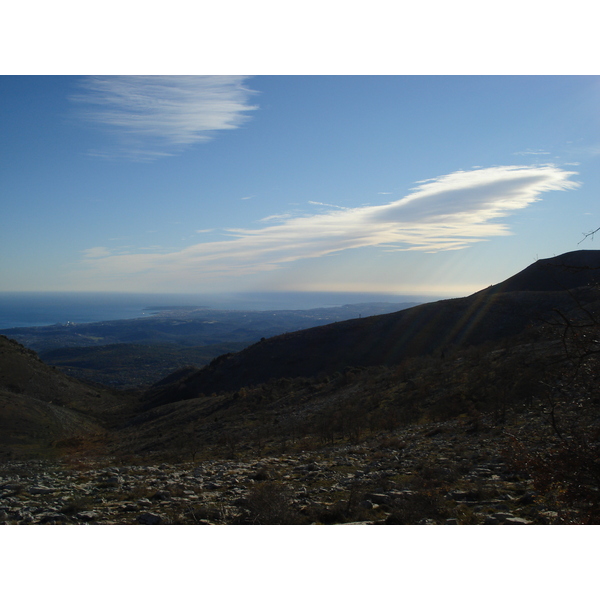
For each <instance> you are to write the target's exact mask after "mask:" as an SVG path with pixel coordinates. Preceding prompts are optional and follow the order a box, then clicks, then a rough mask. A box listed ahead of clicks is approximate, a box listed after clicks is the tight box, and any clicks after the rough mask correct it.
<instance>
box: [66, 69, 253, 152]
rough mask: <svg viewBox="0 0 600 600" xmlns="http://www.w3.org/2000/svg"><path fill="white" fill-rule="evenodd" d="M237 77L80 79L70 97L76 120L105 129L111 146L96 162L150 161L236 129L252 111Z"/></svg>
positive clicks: (241, 79)
mask: <svg viewBox="0 0 600 600" xmlns="http://www.w3.org/2000/svg"><path fill="white" fill-rule="evenodd" d="M245 79H246V77H238V76H229V75H227V76H213V75H211V76H152V75H150V76H131V77H129V76H113V77H86V78H85V79H83V80H82V81H81V83H80V85H81V88H82V89H83V92H82V93H80V94H77V95H74V96H72V97H71V100H72V101H73V102H76V103H77V104H79V105H80V107H81V111H80V113H79V114H80V116H81V117H82V118H83V119H85V120H86V121H87V122H90V123H93V124H95V125H98V126H100V127H102V128H103V129H105V130H106V131H107V132H108V133H110V134H111V135H112V136H113V139H114V142H115V143H114V145H111V147H110V148H105V149H102V150H93V151H91V152H90V153H91V154H93V155H96V156H106V157H125V158H130V159H135V160H154V159H156V158H160V157H163V156H169V155H172V154H174V153H177V152H180V151H182V150H184V149H185V148H187V147H189V146H191V145H192V144H195V143H198V142H206V141H209V140H210V139H212V137H213V136H214V135H215V133H216V132H218V131H221V130H226V129H235V128H237V127H239V126H240V125H241V124H242V123H243V122H244V121H245V120H247V119H248V118H249V117H248V115H247V114H246V113H247V111H250V110H254V109H255V108H256V106H252V105H250V104H249V103H248V101H249V98H250V96H251V95H252V94H253V93H254V92H252V91H251V90H249V89H248V88H246V87H244V80H245Z"/></svg>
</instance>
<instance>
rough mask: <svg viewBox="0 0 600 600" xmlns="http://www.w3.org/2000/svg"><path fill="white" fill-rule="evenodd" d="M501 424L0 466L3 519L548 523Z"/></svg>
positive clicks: (548, 514) (546, 510)
mask: <svg viewBox="0 0 600 600" xmlns="http://www.w3.org/2000/svg"><path fill="white" fill-rule="evenodd" d="M505 447H506V436H505V435H504V432H503V430H501V429H495V428H492V427H488V428H484V430H483V431H477V432H473V431H469V430H467V429H466V428H465V425H464V423H462V422H461V421H460V420H456V421H449V422H445V423H441V424H439V425H435V426H431V425H428V426H414V427H410V428H407V429H403V430H398V431H395V432H390V433H385V434H380V435H378V436H375V437H373V438H370V439H369V440H368V441H364V442H362V443H357V444H352V445H347V444H346V445H338V446H329V447H323V448H318V449H309V450H298V451H296V452H294V453H281V454H279V455H277V456H261V457H259V456H256V457H254V458H252V457H246V458H243V459H242V458H232V459H215V458H212V459H204V460H197V461H194V462H193V463H192V462H188V463H182V464H168V463H164V464H152V465H151V464H126V465H124V464H120V463H118V462H117V461H116V460H112V461H110V460H106V459H105V460H95V461H90V460H81V459H74V458H71V459H70V460H63V461H53V462H46V461H21V462H18V461H12V462H5V463H3V464H1V465H0V523H4V524H106V525H108V524H167V525H169V524H171V525H174V524H205V525H209V524H337V523H356V524H358V523H361V524H448V525H455V524H514V525H526V524H549V523H552V522H554V521H555V520H556V518H557V517H558V514H557V512H556V511H555V510H553V507H552V506H550V505H548V504H547V503H546V502H547V499H544V498H541V497H539V496H537V495H536V493H535V492H534V490H533V488H532V481H531V480H530V479H528V478H527V475H525V474H523V473H520V472H517V471H515V469H514V468H512V467H511V466H510V465H509V464H508V463H507V461H506V460H505V458H504V455H503V452H502V449H503V448H505Z"/></svg>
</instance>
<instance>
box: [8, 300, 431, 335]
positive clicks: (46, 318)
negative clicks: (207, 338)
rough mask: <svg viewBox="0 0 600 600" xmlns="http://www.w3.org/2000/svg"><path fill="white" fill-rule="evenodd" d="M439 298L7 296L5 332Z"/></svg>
mask: <svg viewBox="0 0 600 600" xmlns="http://www.w3.org/2000/svg"><path fill="white" fill-rule="evenodd" d="M436 299H437V298H433V297H427V296H398V295H385V294H367V293H342V292H272V293H266V292H263V293H259V292H248V293H238V294H222V295H216V294H201V295H200V294H147V293H146V294H141V293H140V294H124V293H93V292H89V293H86V292H71V293H65V292H2V293H0V329H10V328H13V327H41V326H44V325H55V324H57V323H61V324H65V323H67V322H71V323H93V322H98V321H115V320H119V319H135V318H140V317H145V316H151V315H152V314H156V312H157V311H158V310H159V309H160V308H164V307H169V308H174V307H204V308H212V309H220V310H307V309H310V308H321V307H325V306H341V305H344V304H358V303H363V302H429V301H432V300H436Z"/></svg>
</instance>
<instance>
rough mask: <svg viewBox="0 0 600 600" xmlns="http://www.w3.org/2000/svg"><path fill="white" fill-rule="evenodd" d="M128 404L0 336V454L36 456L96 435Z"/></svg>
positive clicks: (126, 399)
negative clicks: (73, 377)
mask: <svg viewBox="0 0 600 600" xmlns="http://www.w3.org/2000/svg"><path fill="white" fill-rule="evenodd" d="M128 403H130V400H128V398H127V396H125V395H119V394H117V393H114V392H113V391H112V390H108V389H106V388H96V387H91V386H88V385H85V384H84V383H82V382H80V381H77V380H76V379H72V378H71V377H68V376H66V375H64V374H63V373H61V372H60V371H59V370H57V369H55V368H54V367H50V366H48V365H46V364H44V363H43V362H42V361H41V360H40V359H39V358H38V357H37V355H36V354H35V352H33V351H31V350H28V349H27V348H24V347H23V346H21V345H20V344H18V343H17V342H15V341H13V340H9V339H7V338H6V337H4V336H0V452H9V453H15V452H16V453H17V454H19V453H21V452H25V453H27V452H29V451H31V452H40V451H43V450H44V449H46V450H47V449H48V448H49V447H51V446H53V445H56V444H57V443H59V442H61V441H64V440H66V439H69V438H75V437H78V436H89V435H90V434H100V433H102V432H104V430H105V429H104V426H105V424H106V422H107V420H109V419H110V418H111V415H113V414H114V413H117V412H120V411H122V410H123V409H124V408H126V407H127V405H128Z"/></svg>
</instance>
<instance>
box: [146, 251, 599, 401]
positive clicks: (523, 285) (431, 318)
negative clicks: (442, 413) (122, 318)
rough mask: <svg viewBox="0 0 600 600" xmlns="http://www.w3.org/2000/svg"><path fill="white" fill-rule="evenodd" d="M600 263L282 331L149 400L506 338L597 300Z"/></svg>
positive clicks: (552, 265) (541, 266)
mask: <svg viewBox="0 0 600 600" xmlns="http://www.w3.org/2000/svg"><path fill="white" fill-rule="evenodd" d="M597 269H600V251H581V252H571V253H568V254H564V255H561V256H558V257H555V258H553V259H547V260H541V261H537V262H536V263H535V264H534V265H531V266H530V267H527V268H526V269H524V270H523V271H521V272H520V273H518V274H516V275H515V276H513V277H511V278H509V279H507V280H506V281H504V282H502V283H500V284H498V285H496V286H491V287H490V288H487V289H485V290H482V291H480V292H477V293H476V294H473V295H471V296H469V297H466V298H458V299H451V300H442V301H439V302H433V303H429V304H423V305H420V306H416V307H413V308H409V309H406V310H403V311H400V312H397V313H392V314H387V315H380V316H374V317H369V318H364V319H353V320H350V321H344V322H341V323H333V324H330V325H325V326H322V327H316V328H312V329H307V330H303V331H298V332H294V333H289V334H284V335H280V336H277V337H274V338H270V339H267V340H264V341H262V342H259V343H257V344H254V345H253V346H250V347H249V348H246V349H245V350H243V351H241V352H238V353H236V354H231V355H224V356H221V357H219V358H217V359H215V360H214V361H213V362H212V363H211V364H210V365H208V366H207V367H204V368H202V369H200V370H198V371H196V372H195V373H193V374H191V375H188V376H187V377H183V378H181V379H179V380H178V381H177V382H176V383H172V384H168V385H161V384H160V382H159V384H157V385H155V386H154V387H153V388H152V389H150V390H149V391H148V392H147V393H146V394H145V396H144V398H143V402H144V403H145V405H146V406H149V407H151V406H158V405H160V404H164V403H168V402H174V401H178V400H184V399H189V398H194V397H197V396H200V395H208V394H212V393H219V392H224V391H232V390H236V389H239V388H241V387H245V386H253V385H257V384H260V383H264V382H266V381H269V380H270V379H277V378H283V377H311V376H315V375H321V374H328V373H334V372H336V371H338V370H343V369H345V368H346V367H365V366H374V365H393V364H397V363H398V362H400V361H401V360H402V359H404V358H407V357H411V356H419V355H425V354H431V353H439V354H442V353H444V352H445V351H446V350H447V349H449V348H451V347H467V346H471V345H476V344H481V343H483V342H492V341H496V340H500V339H502V338H507V337H510V336H513V335H517V334H519V333H521V332H523V331H524V330H525V329H526V328H528V327H532V326H536V325H540V324H541V323H542V322H543V320H544V319H549V318H552V316H553V314H555V310H556V309H558V310H560V311H561V312H562V313H570V312H573V311H576V310H578V309H579V306H580V305H586V306H590V307H591V306H593V305H594V303H597V302H598V301H599V300H600V294H599V292H598V291H597V289H596V288H595V287H594V285H593V284H594V283H595V280H596V278H597V277H598V271H597Z"/></svg>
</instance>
